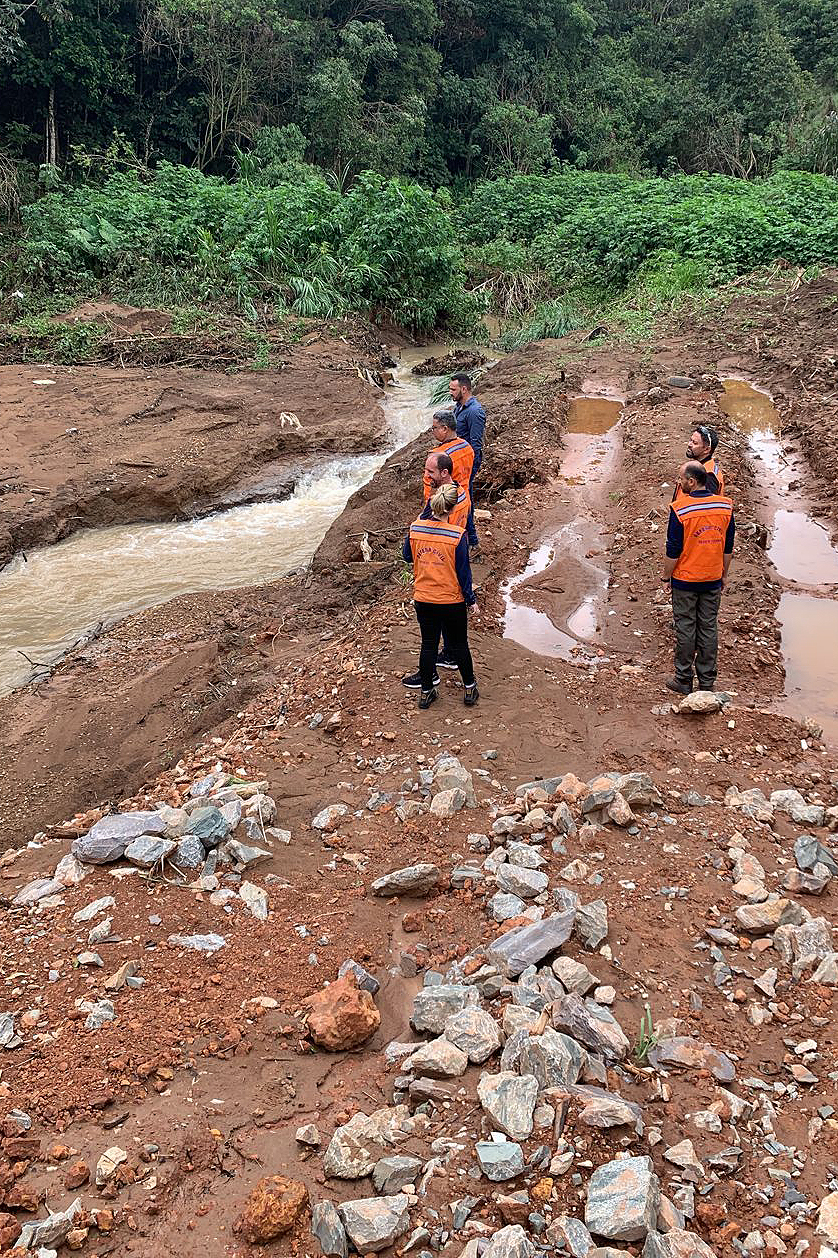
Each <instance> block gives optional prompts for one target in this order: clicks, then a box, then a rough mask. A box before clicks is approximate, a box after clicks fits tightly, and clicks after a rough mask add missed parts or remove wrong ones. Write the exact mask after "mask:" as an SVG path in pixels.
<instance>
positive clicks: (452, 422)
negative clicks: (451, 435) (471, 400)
mask: <svg viewBox="0 0 838 1258" xmlns="http://www.w3.org/2000/svg"><path fill="white" fill-rule="evenodd" d="M434 419H435V420H436V422H437V423H438V424H444V425H445V427H446V428H450V429H451V431H452V432H456V431H457V421H456V419H455V418H454V412H453V411H434Z"/></svg>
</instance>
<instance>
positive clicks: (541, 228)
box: [0, 0, 838, 352]
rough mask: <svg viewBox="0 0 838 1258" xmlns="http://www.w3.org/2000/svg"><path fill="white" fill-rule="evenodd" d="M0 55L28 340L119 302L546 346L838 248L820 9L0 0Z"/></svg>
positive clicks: (827, 58) (692, 0)
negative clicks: (55, 321)
mask: <svg viewBox="0 0 838 1258" xmlns="http://www.w3.org/2000/svg"><path fill="white" fill-rule="evenodd" d="M0 63H2V64H3V67H4V84H5V91H4V92H3V95H2V99H0V211H2V212H0V231H2V232H3V233H4V235H5V236H6V238H7V242H6V245H5V247H4V248H3V249H2V251H0V290H2V294H3V300H4V302H5V305H6V309H7V311H8V310H9V304H10V302H11V307H12V321H13V322H14V319H15V314H16V310H15V308H14V302H15V301H17V300H18V298H16V297H15V296H14V294H15V293H19V292H21V290H23V289H26V290H27V294H28V295H27V298H26V310H27V313H26V315H22V318H23V320H24V323H23V324H22V325H20V326H22V327H23V330H24V332H26V331H27V328H26V326H25V321H26V319H27V318H28V319H29V320H30V324H31V320H32V319H33V318H35V319H36V320H37V319H38V318H40V317H41V316H42V315H43V316H46V315H48V314H49V313H50V311H51V310H56V309H60V308H62V307H61V303H62V302H63V301H69V300H72V299H76V298H78V297H80V296H87V295H95V294H97V293H102V292H108V293H110V294H112V295H114V296H119V297H121V298H123V299H126V300H130V301H138V302H143V303H156V304H165V305H168V306H171V307H174V306H181V307H184V308H186V307H192V308H196V307H206V306H208V305H212V304H214V303H215V304H221V305H226V306H227V308H228V309H230V308H235V309H237V310H238V311H239V312H240V313H242V314H244V315H245V317H247V318H249V319H251V320H254V319H262V318H271V317H274V316H276V315H280V316H281V315H282V314H283V313H291V314H295V315H303V316H314V317H331V316H332V315H336V314H338V315H339V314H347V313H361V314H364V315H366V316H369V317H371V318H381V317H386V318H391V319H393V320H394V321H396V322H397V323H399V324H401V325H402V326H404V327H408V328H411V329H414V330H417V331H419V330H428V329H431V328H434V327H438V328H448V329H451V330H457V331H463V332H472V333H473V332H474V331H475V330H476V329H480V328H481V326H482V324H481V320H482V317H483V315H484V314H485V312H486V311H487V310H488V311H492V312H493V313H495V314H499V315H500V316H502V317H503V318H505V319H506V320H507V321H508V322H509V323H510V325H511V324H515V325H516V326H517V328H518V331H508V330H507V336H511V337H515V336H519V337H526V336H539V335H542V336H543V335H551V334H552V335H555V334H559V333H561V332H563V331H566V330H568V329H569V328H571V327H574V326H579V325H581V324H583V323H585V322H590V321H591V320H592V319H595V318H597V317H598V316H599V315H600V314H601V313H602V312H603V311H606V310H609V311H611V312H612V313H613V311H614V309H615V303H616V304H617V305H622V306H623V307H626V305H629V306H631V305H632V304H633V305H634V306H637V305H638V302H639V304H640V305H643V306H645V307H648V308H652V307H654V306H655V304H656V303H660V302H661V301H668V300H670V299H672V298H673V297H677V296H678V295H679V294H681V293H685V292H686V293H696V292H701V291H704V290H706V289H707V288H711V287H713V286H714V285H718V284H721V283H724V282H725V281H726V280H729V279H730V278H732V277H734V276H738V275H741V274H743V273H746V272H749V271H753V270H755V269H757V268H760V267H765V266H768V265H772V264H775V263H777V262H783V263H787V264H793V265H796V266H799V267H804V268H805V267H813V266H817V265H821V264H825V263H827V264H833V265H834V264H838V178H836V176H837V175H838V115H836V113H835V104H834V95H833V94H834V90H835V82H836V66H838V4H836V3H835V0H611V2H610V3H607V0H543V3H540V4H539V5H538V6H536V5H532V4H529V5H527V4H524V3H523V2H522V0H494V2H493V3H489V0H364V2H363V3H356V0H334V2H333V3H328V2H327V0H317V3H314V2H313V0H260V3H259V4H258V6H256V5H253V4H252V3H250V2H249V0H243V2H240V3H239V4H232V3H230V0H149V2H148V3H136V2H135V0H23V2H20V0H0ZM3 219H5V225H3ZM9 294H11V297H10V296H9ZM39 330H40V332H43V331H44V329H43V327H42V325H40V324H38V325H37V327H34V328H33V327H31V326H30V327H29V332H31V333H33V334H34V333H35V332H39ZM47 332H49V333H50V335H52V331H51V329H49V328H48V329H47ZM71 348H72V347H71ZM53 352H55V351H54V347H53ZM68 352H70V351H68Z"/></svg>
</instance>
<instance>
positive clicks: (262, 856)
mask: <svg viewBox="0 0 838 1258" xmlns="http://www.w3.org/2000/svg"><path fill="white" fill-rule="evenodd" d="M221 851H222V852H223V853H224V854H226V855H227V856H229V857H230V859H231V860H232V862H233V864H234V865H235V867H236V869H238V870H243V869H252V868H253V866H254V865H261V864H262V862H263V861H269V860H270V859H271V857H272V856H273V852H270V851H268V849H267V848H265V847H254V846H253V845H252V844H250V843H242V842H241V840H240V839H228V840H227V842H226V843H225V844H224V846H223V848H222V849H221Z"/></svg>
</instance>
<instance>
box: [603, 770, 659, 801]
mask: <svg viewBox="0 0 838 1258" xmlns="http://www.w3.org/2000/svg"><path fill="white" fill-rule="evenodd" d="M612 780H613V782H614V790H615V791H619V793H620V794H621V795H622V797H623V799H625V800H626V802H627V803H629V804H630V805H631V807H632V808H655V807H658V806H659V805H661V804H662V803H663V798H662V796H661V793H660V791H659V790H658V788H657V787H656V786H655V784H654V782H653V781H652V779H651V777H650V776H649V774H648V773H644V772H643V771H642V770H635V771H634V772H633V773H619V774H617V776H616V777H614V778H613V779H612Z"/></svg>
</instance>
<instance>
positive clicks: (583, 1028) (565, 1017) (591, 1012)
mask: <svg viewBox="0 0 838 1258" xmlns="http://www.w3.org/2000/svg"><path fill="white" fill-rule="evenodd" d="M552 1022H553V1026H554V1027H555V1028H556V1030H559V1031H565V1032H567V1034H568V1035H570V1036H572V1038H573V1039H574V1040H578V1041H579V1043H580V1044H584V1045H585V1047H586V1048H589V1049H591V1050H592V1051H593V1052H595V1053H601V1054H603V1056H605V1057H610V1058H612V1059H613V1060H616V1061H622V1060H623V1058H624V1057H625V1056H626V1054H627V1053H628V1050H629V1042H628V1040H627V1038H626V1036H625V1035H624V1034H623V1029H622V1027H621V1026H620V1024H619V1022H618V1021H617V1020H616V1018H615V1017H614V1016H613V1014H611V1013H609V1012H608V1010H607V1009H605V1008H603V1006H602V1005H598V1004H596V1003H595V1002H594V1001H585V1000H583V999H582V997H581V996H577V995H576V993H575V992H568V994H567V995H566V996H563V997H562V998H561V999H560V1000H557V1001H555V1002H554V1003H553V1012H552Z"/></svg>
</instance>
